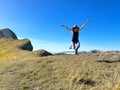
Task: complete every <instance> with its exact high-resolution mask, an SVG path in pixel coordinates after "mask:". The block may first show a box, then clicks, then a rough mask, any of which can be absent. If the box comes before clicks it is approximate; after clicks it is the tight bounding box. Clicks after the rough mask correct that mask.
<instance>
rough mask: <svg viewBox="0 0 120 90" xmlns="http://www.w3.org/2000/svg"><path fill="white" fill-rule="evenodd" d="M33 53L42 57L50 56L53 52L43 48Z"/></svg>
mask: <svg viewBox="0 0 120 90" xmlns="http://www.w3.org/2000/svg"><path fill="white" fill-rule="evenodd" d="M32 53H33V54H34V55H35V56H38V57H40V56H49V55H52V53H50V52H48V51H46V50H43V49H41V50H36V51H33V52H32Z"/></svg>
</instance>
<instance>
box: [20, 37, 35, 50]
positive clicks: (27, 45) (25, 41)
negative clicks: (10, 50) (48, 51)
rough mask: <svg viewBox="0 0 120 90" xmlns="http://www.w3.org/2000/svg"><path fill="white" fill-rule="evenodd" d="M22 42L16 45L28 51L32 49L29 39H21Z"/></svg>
mask: <svg viewBox="0 0 120 90" xmlns="http://www.w3.org/2000/svg"><path fill="white" fill-rule="evenodd" d="M21 42H22V44H20V45H19V46H18V47H19V48H20V49H22V50H28V51H32V50H33V46H32V44H31V41H30V40H29V39H23V40H22V41H21Z"/></svg>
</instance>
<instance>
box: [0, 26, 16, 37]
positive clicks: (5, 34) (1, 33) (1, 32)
mask: <svg viewBox="0 0 120 90" xmlns="http://www.w3.org/2000/svg"><path fill="white" fill-rule="evenodd" d="M2 37H5V38H11V39H18V38H17V36H16V34H15V33H14V32H13V31H11V30H10V29H9V28H5V29H0V38H2Z"/></svg>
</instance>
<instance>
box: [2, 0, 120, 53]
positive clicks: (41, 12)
mask: <svg viewBox="0 0 120 90" xmlns="http://www.w3.org/2000/svg"><path fill="white" fill-rule="evenodd" d="M86 19H89V20H90V22H89V23H88V25H87V26H86V27H85V28H84V29H83V30H82V31H81V32H80V36H79V40H80V43H81V48H80V51H82V50H85V51H87V50H92V49H98V50H120V42H119V39H120V1H119V0H0V28H6V27H7V28H10V29H11V30H13V31H14V32H15V33H16V34H17V36H18V38H29V39H30V40H31V42H32V44H33V47H34V50H36V49H45V50H48V51H51V52H58V51H67V50H69V49H68V48H69V46H70V44H71V36H72V34H71V32H69V31H67V30H65V29H64V28H62V27H61V26H60V25H61V24H65V25H67V26H68V27H69V28H72V27H73V25H74V24H77V25H78V26H81V25H82V24H83V23H84V22H85V20H86Z"/></svg>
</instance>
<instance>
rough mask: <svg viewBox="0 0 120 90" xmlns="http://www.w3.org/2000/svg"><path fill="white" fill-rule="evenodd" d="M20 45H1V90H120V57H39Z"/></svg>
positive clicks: (97, 55) (95, 55)
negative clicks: (19, 46) (23, 49)
mask: <svg viewBox="0 0 120 90" xmlns="http://www.w3.org/2000/svg"><path fill="white" fill-rule="evenodd" d="M3 41H4V40H3ZM13 42H14V41H13ZM15 44H16V45H18V44H20V42H17V41H15V42H14V45H15ZM11 45H13V44H12V43H11ZM16 45H15V46H9V45H7V44H5V43H4V48H3V46H0V61H1V62H0V90H120V86H119V85H120V61H119V60H120V55H119V54H113V53H109V54H108V53H103V54H83V55H77V56H76V55H63V56H47V57H35V56H33V55H32V54H31V52H27V51H22V50H19V49H17V48H15V47H16ZM13 47H14V48H13Z"/></svg>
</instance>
